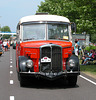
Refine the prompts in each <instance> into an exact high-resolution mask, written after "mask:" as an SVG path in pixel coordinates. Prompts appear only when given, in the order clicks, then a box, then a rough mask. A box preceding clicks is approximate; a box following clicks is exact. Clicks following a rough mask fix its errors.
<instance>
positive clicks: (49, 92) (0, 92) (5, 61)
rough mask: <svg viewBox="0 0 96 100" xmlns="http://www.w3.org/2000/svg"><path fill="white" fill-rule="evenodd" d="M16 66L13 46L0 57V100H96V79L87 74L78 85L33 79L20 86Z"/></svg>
mask: <svg viewBox="0 0 96 100" xmlns="http://www.w3.org/2000/svg"><path fill="white" fill-rule="evenodd" d="M15 66H16V64H15V50H13V49H12V47H11V48H10V50H9V51H7V52H5V53H4V54H3V55H2V56H1V57H0V100H96V80H95V79H93V78H91V77H89V76H87V75H85V74H82V73H81V75H80V76H79V77H78V82H77V85H76V87H69V86H68V85H66V84H65V82H64V81H62V80H60V81H55V82H53V83H52V82H49V81H43V80H39V81H37V80H34V81H35V82H34V81H33V80H31V81H29V82H28V85H27V86H26V87H20V84H19V81H18V79H17V73H16V67H15Z"/></svg>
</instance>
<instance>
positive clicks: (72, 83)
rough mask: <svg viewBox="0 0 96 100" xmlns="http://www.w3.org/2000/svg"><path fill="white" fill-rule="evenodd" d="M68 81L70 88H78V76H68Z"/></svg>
mask: <svg viewBox="0 0 96 100" xmlns="http://www.w3.org/2000/svg"><path fill="white" fill-rule="evenodd" d="M67 80H68V85H69V86H72V87H75V86H76V83H77V76H68V77H67Z"/></svg>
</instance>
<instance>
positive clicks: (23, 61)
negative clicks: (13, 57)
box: [18, 56, 29, 72]
mask: <svg viewBox="0 0 96 100" xmlns="http://www.w3.org/2000/svg"><path fill="white" fill-rule="evenodd" d="M27 60H28V58H27V57H25V56H19V58H18V66H19V72H28V70H29V69H28V68H27V67H26V61H27Z"/></svg>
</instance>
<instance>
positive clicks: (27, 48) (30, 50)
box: [16, 40, 73, 72]
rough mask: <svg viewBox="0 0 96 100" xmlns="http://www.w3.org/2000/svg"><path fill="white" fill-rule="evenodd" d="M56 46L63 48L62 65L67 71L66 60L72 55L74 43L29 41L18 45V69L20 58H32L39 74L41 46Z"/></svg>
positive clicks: (35, 69) (35, 70)
mask: <svg viewBox="0 0 96 100" xmlns="http://www.w3.org/2000/svg"><path fill="white" fill-rule="evenodd" d="M50 43H51V44H56V45H59V46H61V47H62V62H63V63H62V64H63V70H66V58H68V57H70V56H71V55H72V51H73V47H72V43H71V42H68V41H56V40H47V41H44V40H43V41H27V42H22V43H20V44H16V67H17V69H18V71H19V68H18V57H19V56H25V57H30V58H31V59H32V61H33V66H34V72H39V58H40V46H42V45H46V44H50Z"/></svg>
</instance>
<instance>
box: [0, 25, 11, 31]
mask: <svg viewBox="0 0 96 100" xmlns="http://www.w3.org/2000/svg"><path fill="white" fill-rule="evenodd" d="M1 32H11V30H10V27H9V26H3V27H2V28H1Z"/></svg>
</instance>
